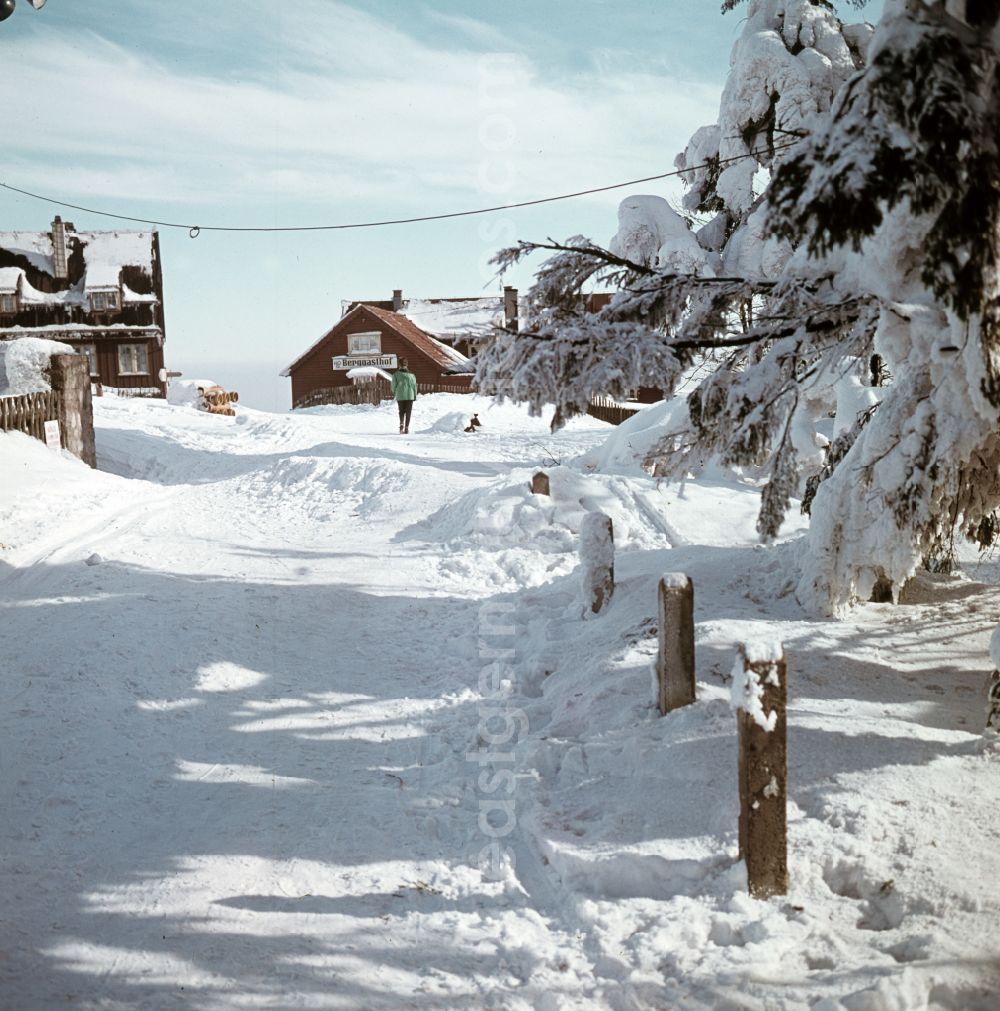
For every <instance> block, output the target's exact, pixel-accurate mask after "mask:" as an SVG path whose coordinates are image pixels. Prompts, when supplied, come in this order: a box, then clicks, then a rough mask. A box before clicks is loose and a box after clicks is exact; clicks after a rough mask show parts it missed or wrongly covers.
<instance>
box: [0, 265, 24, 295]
mask: <svg viewBox="0 0 1000 1011" xmlns="http://www.w3.org/2000/svg"><path fill="white" fill-rule="evenodd" d="M23 276H24V271H23V270H22V269H21V268H20V267H0V291H7V292H10V291H17V285H18V281H20V280H21V278H22V277H23Z"/></svg>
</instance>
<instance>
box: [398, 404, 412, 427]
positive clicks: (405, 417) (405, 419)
mask: <svg viewBox="0 0 1000 1011" xmlns="http://www.w3.org/2000/svg"><path fill="white" fill-rule="evenodd" d="M396 406H397V407H399V427H400V428H402V429H403V431H409V428H410V415H411V414H412V413H413V401H412V400H397V401H396Z"/></svg>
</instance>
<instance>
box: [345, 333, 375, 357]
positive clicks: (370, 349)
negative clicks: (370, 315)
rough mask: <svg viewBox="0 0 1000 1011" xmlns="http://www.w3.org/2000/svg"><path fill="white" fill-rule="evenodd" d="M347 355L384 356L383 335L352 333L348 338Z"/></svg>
mask: <svg viewBox="0 0 1000 1011" xmlns="http://www.w3.org/2000/svg"><path fill="white" fill-rule="evenodd" d="M347 353H348V354H352V355H380V354H382V335H381V334H380V333H379V332H378V331H377V330H376V331H375V332H374V333H352V334H349V335H348V337H347Z"/></svg>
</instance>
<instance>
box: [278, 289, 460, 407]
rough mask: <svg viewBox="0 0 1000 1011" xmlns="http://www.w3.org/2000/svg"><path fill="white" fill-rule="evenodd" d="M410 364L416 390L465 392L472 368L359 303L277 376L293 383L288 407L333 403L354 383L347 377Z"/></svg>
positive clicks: (406, 323)
mask: <svg viewBox="0 0 1000 1011" xmlns="http://www.w3.org/2000/svg"><path fill="white" fill-rule="evenodd" d="M403 358H406V359H407V360H408V361H409V367H410V371H411V372H413V374H414V375H415V376H416V377H417V384H418V385H419V386H427V387H446V388H449V389H461V390H470V391H471V387H470V385H469V383H470V380H471V378H472V365H471V364H470V362H469V359H468V358H466V357H465V355H463V354H460V353H459V352H458V351H456V350H455V349H454V348H452V347H449V346H448V345H447V344H444V343H442V342H441V341H439V340H437V339H436V338H434V337H432V336H431V335H430V334H429V333H427V332H425V331H424V330H421V329H420V327H418V326H417V325H416V324H415V323H414V322H413V321H412V320H410V319H407V317H406V316H404V315H402V314H401V313H398V312H393V311H392V310H391V309H383V308H381V307H379V306H373V305H364V304H358V305H355V306H354V308H353V309H350V310H349V311H348V312H347V313H346V314H345V315H344V316H343V317H342V318H341V320H340V321H339V322H338V323H336V324H335V325H334V326H333V327H332V328H331V329H330V330H328V331H327V332H326V333H325V334H324V335H323V336H322V337H320V339H319V340H318V341H316V343H315V344H313V346H312V347H311V348H309V350H308V351H306V352H305V353H304V354H302V355H300V356H299V357H298V358H296V359H295V361H294V362H292V364H291V365H289V366H288V368H287V369H285V370H284V372H282V373H281V374H282V375H283V376H288V377H289V378H290V379H291V381H292V406H293V407H303V406H306V404H310V403H311V404H317V403H324V402H328V403H330V402H336V401H337V399H338V397H337V394H338V392H341V391H343V390H344V389H345V388H349V387H352V386H354V385H355V383H356V382H357V380H356V379H352V378H351V377H350V376H349V375H348V373H349V372H351V371H352V370H355V369H361V368H367V369H371V368H375V369H381V370H384V371H387V372H392V371H394V370H395V369H396V368H398V366H399V361H400V359H403Z"/></svg>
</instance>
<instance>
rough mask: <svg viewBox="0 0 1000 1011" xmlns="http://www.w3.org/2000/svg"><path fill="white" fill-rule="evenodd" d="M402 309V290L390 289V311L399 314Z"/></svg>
mask: <svg viewBox="0 0 1000 1011" xmlns="http://www.w3.org/2000/svg"><path fill="white" fill-rule="evenodd" d="M402 308H403V289H402V288H393V289H392V311H393V312H399V310H400V309H402Z"/></svg>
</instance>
